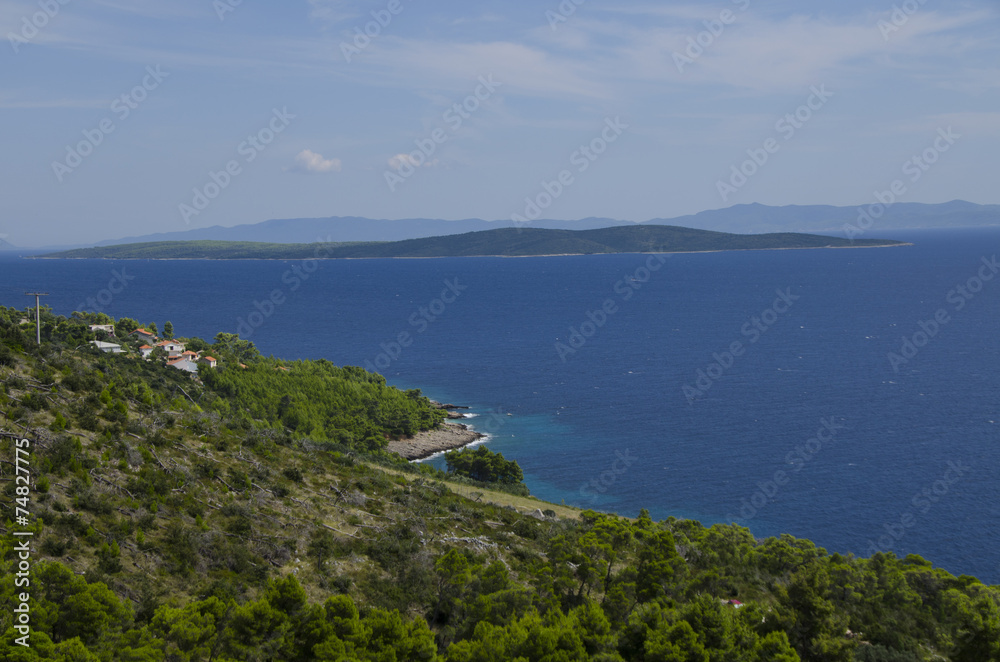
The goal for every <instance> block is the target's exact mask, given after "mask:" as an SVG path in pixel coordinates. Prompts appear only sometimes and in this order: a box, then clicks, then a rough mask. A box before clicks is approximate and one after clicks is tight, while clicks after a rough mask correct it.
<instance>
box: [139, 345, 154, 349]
mask: <svg viewBox="0 0 1000 662" xmlns="http://www.w3.org/2000/svg"><path fill="white" fill-rule="evenodd" d="M139 349H153V348H152V347H151V346H150V345H143V346H142V347H140V348H139Z"/></svg>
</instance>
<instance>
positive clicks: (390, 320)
mask: <svg viewBox="0 0 1000 662" xmlns="http://www.w3.org/2000/svg"><path fill="white" fill-rule="evenodd" d="M893 238H902V239H908V240H912V241H914V242H915V243H916V245H915V246H913V247H909V248H893V249H863V250H810V251H760V252H743V253H711V254H696V255H674V256H671V257H669V258H668V259H666V260H665V262H664V264H662V265H660V267H659V268H658V269H656V270H654V271H649V272H646V271H644V268H649V266H651V264H652V263H649V262H648V259H649V258H648V257H647V256H636V255H613V256H581V257H559V258H530V259H492V258H466V259H440V260H351V261H340V262H325V263H321V264H305V263H293V262H254V261H248V262H242V261H241V262H202V261H183V262H145V261H143V262H105V261H49V260H10V259H5V260H0V274H2V276H3V278H2V280H0V303H3V304H5V305H16V306H22V305H26V304H27V299H26V298H25V297H23V296H22V293H23V292H24V291H26V290H33V289H36V288H38V289H42V290H45V291H50V292H51V293H52V296H50V297H48V299H47V303H49V304H51V305H52V306H53V307H54V309H55V310H56V311H57V312H59V313H63V314H68V313H69V312H70V311H72V310H74V309H78V308H79V307H81V304H82V303H84V302H86V301H87V299H88V298H93V299H94V302H95V303H97V304H98V305H99V306H100V307H102V308H104V309H105V311H106V312H108V313H110V314H112V315H115V316H130V317H136V318H139V319H140V320H142V321H144V322H145V321H150V320H155V321H157V322H158V323H160V324H161V325H162V322H163V321H165V320H168V319H169V320H171V321H173V323H174V325H175V327H176V328H177V329H178V332H179V333H181V334H186V335H201V336H204V337H211V336H213V335H214V334H215V333H216V332H217V331H219V330H229V331H235V330H236V329H237V327H240V326H242V327H243V330H244V332H246V331H248V330H249V331H250V332H251V339H252V340H254V341H255V342H256V343H257V344H258V346H259V347H260V348H261V350H262V351H263V352H264V353H266V354H274V355H276V356H281V357H286V358H319V357H325V358H328V359H330V360H331V361H334V362H335V363H338V364H349V365H366V363H371V365H373V366H378V367H379V368H380V371H382V372H383V373H384V374H386V375H387V377H388V378H389V379H390V381H391V382H392V383H394V384H397V385H399V386H402V387H419V388H422V389H423V390H424V391H425V392H426V393H427V394H428V395H431V396H432V397H434V398H436V399H439V400H446V401H451V402H456V403H459V404H467V405H470V406H471V407H472V410H471V411H472V412H473V413H475V414H478V416H477V417H476V418H473V419H471V420H470V421H469V422H470V423H471V424H473V425H474V426H476V427H479V428H480V429H484V430H486V431H488V432H490V433H491V435H492V439H491V440H490V442H489V443H490V444H491V446H492V447H493V448H495V449H497V450H499V451H501V452H503V453H504V454H505V455H506V456H508V457H512V458H515V459H517V460H518V462H519V463H520V464H521V466H522V467H523V468H524V471H525V475H526V478H527V482H528V484H529V486H530V487H531V490H532V492H533V493H534V494H536V495H537V496H539V497H541V498H544V499H548V500H552V501H556V502H559V501H562V500H565V502H566V503H569V504H574V505H580V506H589V507H594V508H599V509H604V510H616V511H619V512H623V513H626V514H635V513H637V512H638V510H639V509H640V508H643V507H645V508H648V509H649V510H650V511H651V513H652V514H653V516H654V517H666V516H668V515H675V516H680V517H692V518H696V519H699V520H701V521H703V522H705V523H713V522H720V521H732V520H735V521H737V522H739V523H741V524H744V525H747V526H749V527H750V528H751V529H752V530H753V532H754V533H755V534H757V535H761V536H763V535H775V534H778V533H782V532H788V533H791V534H793V535H796V536H801V537H808V538H811V539H813V540H815V541H816V542H817V543H818V544H820V545H823V546H825V547H827V548H828V549H830V550H831V551H841V552H848V551H851V552H855V553H858V554H866V553H870V552H871V551H873V550H874V549H883V550H892V551H895V552H896V553H898V554H906V553H917V554H921V555H923V556H925V557H927V558H928V559H930V560H932V561H934V562H935V563H936V564H938V565H941V566H943V567H945V568H947V569H948V570H950V571H952V572H954V573H956V574H959V573H968V574H974V575H977V576H979V577H981V578H982V579H984V580H986V581H990V582H994V583H995V582H998V581H1000V429H998V425H1000V385H998V380H1000V377H998V375H1000V334H998V333H997V328H998V325H1000V315H998V312H1000V278H996V279H995V280H990V281H986V282H982V283H981V285H982V287H981V289H979V290H978V291H977V292H967V294H968V296H963V295H961V294H957V293H955V292H952V290H954V289H955V288H956V286H958V285H959V284H963V286H964V285H967V284H969V280H970V279H975V278H976V277H977V275H978V273H979V271H980V267H981V266H983V263H982V262H981V259H982V258H984V257H987V258H988V257H991V256H992V255H993V254H994V253H996V252H1000V251H998V250H997V249H998V248H1000V241H998V240H1000V229H991V230H977V231H948V232H944V231H940V232H912V233H893ZM122 270H124V275H125V276H126V283H127V285H126V286H125V287H124V289H123V290H122V291H120V292H118V293H114V294H112V293H111V291H110V289H109V284H110V283H111V281H112V280H113V279H114V278H115V275H114V274H115V273H116V272H117V273H119V274H121V273H122ZM456 279H457V280H456ZM972 286H973V287H977V285H976V283H975V280H973V282H972ZM114 289H120V288H119V287H117V286H116V287H115V288H114ZM779 291H780V292H782V293H784V299H781V297H779V295H778V292H779ZM950 292H952V296H951V297H949V293H950ZM275 293H277V294H278V296H272V295H274V294H275ZM795 297H797V298H795ZM265 299H273V300H276V301H280V303H277V304H273V305H268V304H265V303H263V302H264V301H265ZM779 299H781V301H779V303H778V305H775V302H776V300H779ZM788 300H790V301H791V303H790V304H789V303H788ZM959 300H963V301H964V304H963V305H962V307H961V309H958V301H959ZM102 302H103V303H102ZM609 302H610V304H609ZM258 304H259V305H258ZM84 305H86V304H84ZM939 310H944V311H945V312H946V313H947V316H948V321H947V322H944V323H940V324H938V328H937V329H936V331H935V330H934V328H933V325H932V324H928V322H929V321H930V320H933V319H934V316H935V313H937V311H939ZM754 318H757V319H758V320H759V321H758V322H756V323H755V322H754ZM921 322H924V323H925V324H924V327H926V328H927V329H928V330H930V331H933V332H934V333H933V337H932V338H927V339H926V341H927V342H926V343H923V342H922V341H923V340H925V339H924V338H923V337H921V336H920V335H917V337H916V338H915V340H916V341H918V343H919V344H921V345H922V346H921V347H919V348H915V347H914V348H913V349H914V350H915V354H912V352H911V351H910V349H908V348H907V349H905V352H906V354H912V357H911V358H908V359H907V362H906V363H899V364H898V367H899V370H898V371H896V370H894V368H893V364H892V363H891V362H890V360H889V358H888V354H889V353H890V352H895V353H897V354H899V355H900V356H903V353H904V346H903V345H904V343H903V337H904V335H905V336H907V337H909V338H911V339H914V335H915V334H919V333H921V332H922V327H921V324H920V323H921ZM590 325H593V326H590ZM401 334H406V335H404V336H402V337H401ZM577 334H579V335H577ZM737 342H739V343H741V347H740V348H739V349H738V350H737V351H736V352H735V354H736V355H733V356H729V354H733V352H731V350H733V349H734V346H733V345H734V343H737ZM557 343H560V344H561V348H560V347H557ZM397 344H398V347H397V346H396V345H397ZM567 348H569V349H573V350H575V351H573V352H572V353H570V352H568V351H567ZM727 353H728V354H727ZM380 355H381V356H380ZM564 358H565V360H563V359H564ZM904 358H905V357H904ZM716 363H718V365H715V364H716ZM699 371H702V374H700V373H699ZM699 379H701V384H699ZM706 384H710V387H709V388H707V389H706V388H703V387H704V386H705V385H706ZM685 386H688V387H690V389H689V390H687V392H686V393H685V389H684V387H685ZM693 389H697V390H698V391H700V393H693ZM692 393H693V395H692ZM490 412H498V413H499V414H501V415H500V416H497V417H491V416H490ZM508 412H509V413H511V414H513V416H506V414H507V413H508ZM491 421H492V423H491ZM820 430H823V432H821V433H820V436H819V437H817V432H819V431H820ZM438 461H439V462H440V460H438Z"/></svg>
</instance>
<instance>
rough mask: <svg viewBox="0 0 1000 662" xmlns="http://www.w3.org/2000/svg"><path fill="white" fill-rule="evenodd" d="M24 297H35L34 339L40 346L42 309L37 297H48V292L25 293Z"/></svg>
mask: <svg viewBox="0 0 1000 662" xmlns="http://www.w3.org/2000/svg"><path fill="white" fill-rule="evenodd" d="M24 296H26V297H35V339H36V340H37V341H38V344H39V345H41V344H42V313H41V310H42V308H41V304H40V303H39V300H38V298H39V297H47V296H49V293H48V292H25V293H24Z"/></svg>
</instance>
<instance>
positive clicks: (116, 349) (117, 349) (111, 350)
mask: <svg viewBox="0 0 1000 662" xmlns="http://www.w3.org/2000/svg"><path fill="white" fill-rule="evenodd" d="M90 344H91V345H94V346H95V347H97V349H99V350H101V351H102V352H104V353H105V354H121V353H123V351H124V350H122V346H121V345H117V344H115V343H113V342H102V341H100V340H91V341H90Z"/></svg>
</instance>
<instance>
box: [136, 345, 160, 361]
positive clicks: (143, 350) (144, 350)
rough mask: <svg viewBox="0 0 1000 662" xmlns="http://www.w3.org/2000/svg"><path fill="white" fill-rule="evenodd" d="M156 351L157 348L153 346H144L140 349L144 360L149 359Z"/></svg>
mask: <svg viewBox="0 0 1000 662" xmlns="http://www.w3.org/2000/svg"><path fill="white" fill-rule="evenodd" d="M154 349H156V348H155V347H153V346H152V345H143V346H142V347H140V348H139V353H140V354H142V358H144V359H148V358H149V355H150V354H152V353H153V350H154Z"/></svg>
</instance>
